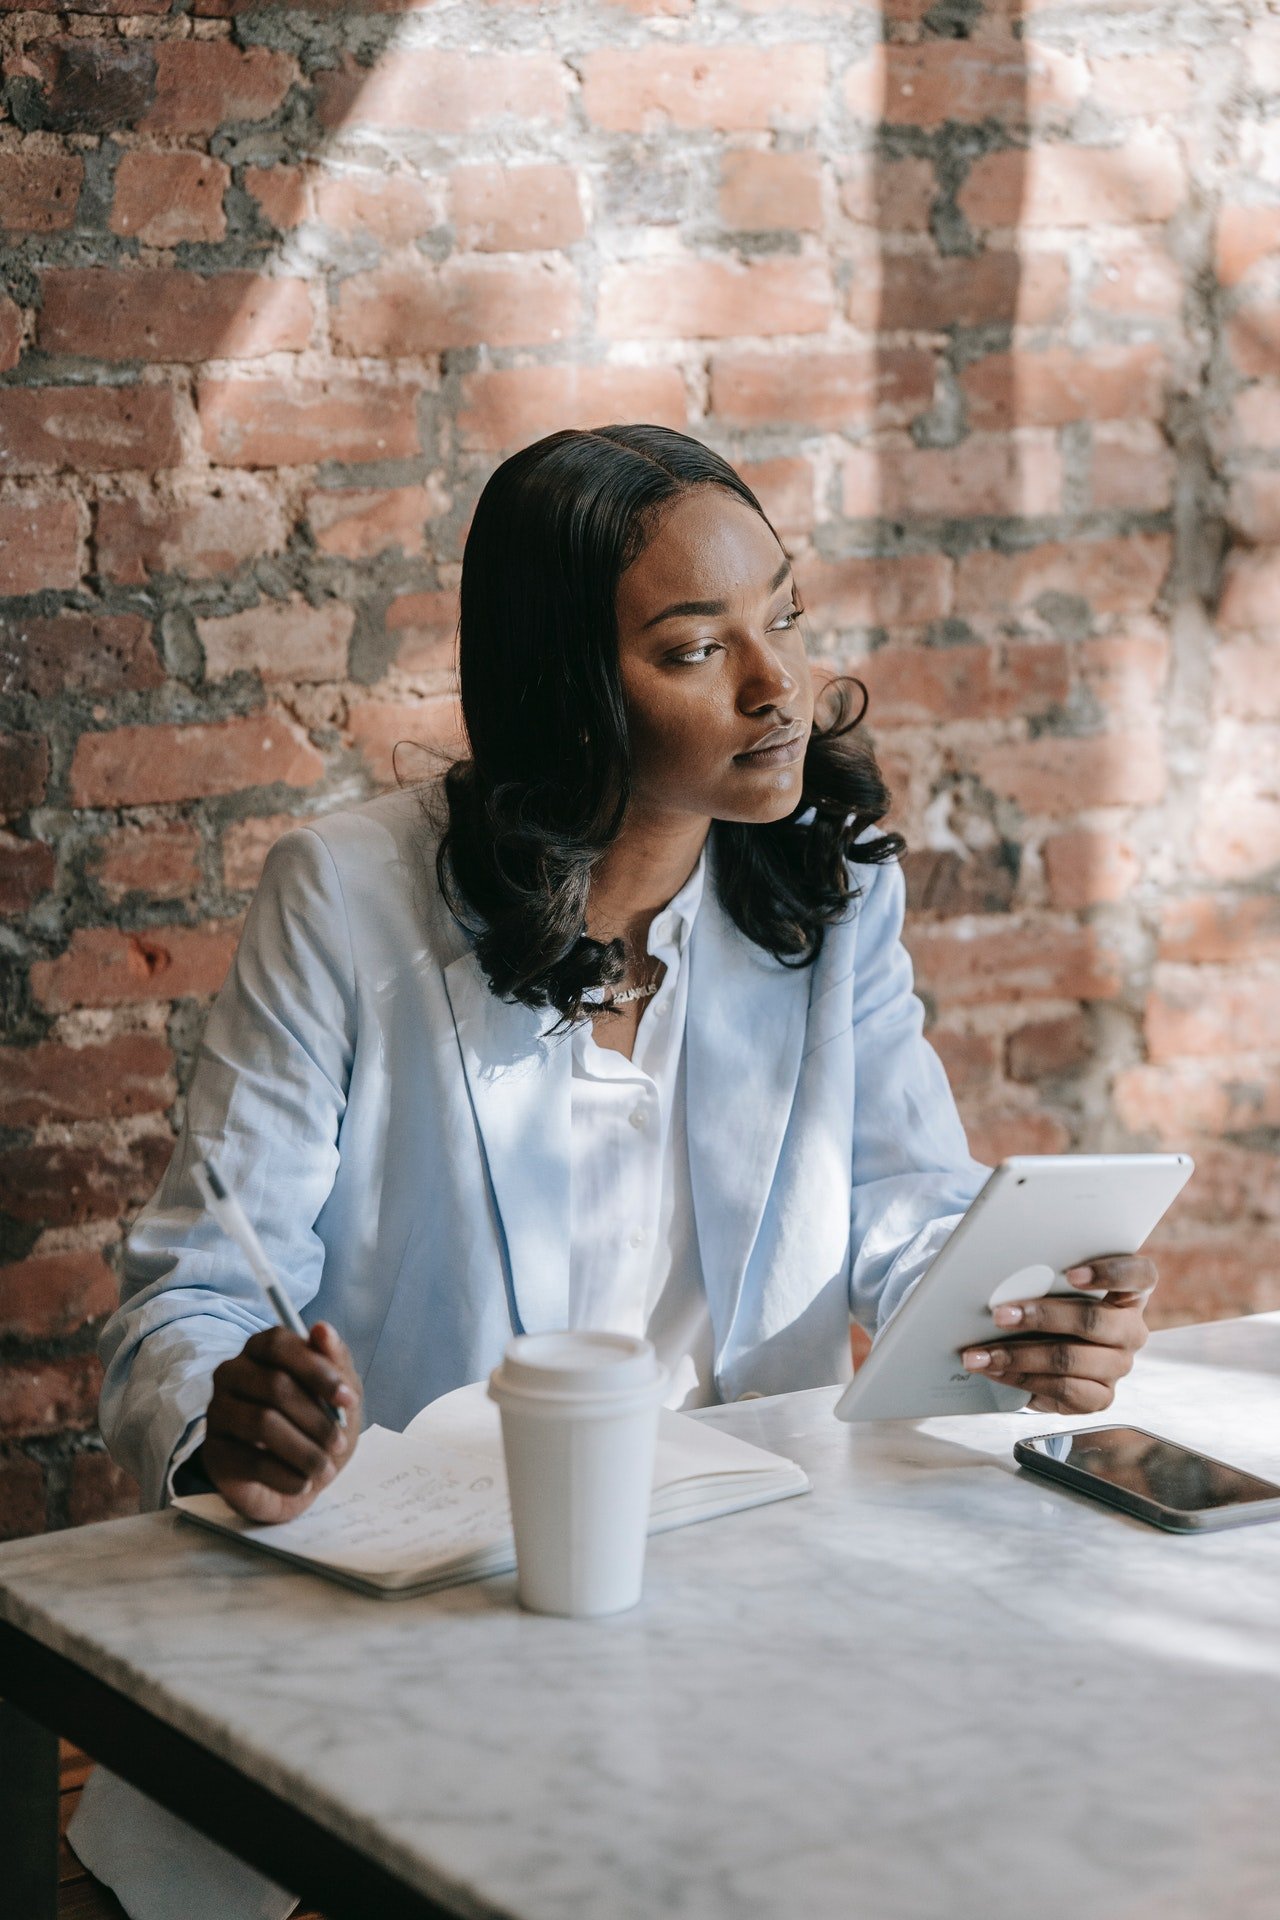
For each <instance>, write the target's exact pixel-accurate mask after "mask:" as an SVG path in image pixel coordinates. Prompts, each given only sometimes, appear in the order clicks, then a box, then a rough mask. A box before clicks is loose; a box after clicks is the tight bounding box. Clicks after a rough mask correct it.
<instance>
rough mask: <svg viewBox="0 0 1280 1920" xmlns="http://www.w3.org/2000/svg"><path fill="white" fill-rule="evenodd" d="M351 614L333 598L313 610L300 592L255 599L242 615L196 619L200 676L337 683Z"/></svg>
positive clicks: (343, 666) (344, 658)
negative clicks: (279, 597) (244, 675)
mask: <svg viewBox="0 0 1280 1920" xmlns="http://www.w3.org/2000/svg"><path fill="white" fill-rule="evenodd" d="M355 623H356V617H355V613H354V612H353V610H352V609H351V608H350V607H345V606H343V605H342V603H341V602H340V601H338V600H326V601H324V602H322V604H321V605H320V606H318V607H313V606H311V605H310V604H309V602H308V601H306V600H304V599H303V597H302V596H301V594H296V593H295V594H294V595H293V596H292V597H291V598H290V599H288V600H260V601H259V602H258V604H257V606H255V607H249V608H247V609H246V610H245V611H244V612H243V613H233V614H226V615H223V616H222V617H220V618H218V619H209V620H197V621H196V632H197V633H198V635H199V636H200V645H201V646H202V647H203V649H204V664H205V675H206V677H207V678H208V679H210V680H225V679H226V677H227V676H228V675H229V674H232V673H257V674H260V675H261V677H262V678H263V679H264V680H291V681H299V680H303V681H306V680H342V679H344V678H345V677H346V671H347V645H348V642H349V641H350V639H351V632H352V628H353V627H354V626H355Z"/></svg>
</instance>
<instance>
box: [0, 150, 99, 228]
mask: <svg viewBox="0 0 1280 1920" xmlns="http://www.w3.org/2000/svg"><path fill="white" fill-rule="evenodd" d="M83 183H84V162H83V160H81V158H80V156H79V154H72V153H47V152H32V151H30V150H29V149H26V150H24V149H19V151H18V152H16V153H13V152H10V153H0V229H3V230H4V231H5V232H8V233H59V232H61V231H62V230H63V229H64V228H66V227H71V226H74V225H75V218H76V207H77V205H78V204H79V200H80V188H81V186H82V185H83Z"/></svg>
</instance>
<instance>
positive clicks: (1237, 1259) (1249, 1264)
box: [1147, 1189, 1280, 1327]
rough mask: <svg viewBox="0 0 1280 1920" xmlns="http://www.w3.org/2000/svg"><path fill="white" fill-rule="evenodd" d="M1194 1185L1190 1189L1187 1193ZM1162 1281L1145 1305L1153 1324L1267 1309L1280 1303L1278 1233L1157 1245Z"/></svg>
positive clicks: (1233, 1233)
mask: <svg viewBox="0 0 1280 1920" xmlns="http://www.w3.org/2000/svg"><path fill="white" fill-rule="evenodd" d="M1189 1191H1190V1190H1189V1189H1188V1192H1189ZM1154 1250H1155V1252H1156V1255H1157V1258H1158V1262H1159V1267H1160V1285H1159V1287H1158V1288H1157V1289H1156V1292H1155V1294H1154V1296H1153V1298H1152V1300H1151V1304H1150V1305H1149V1306H1148V1308H1147V1322H1148V1325H1150V1326H1163V1327H1168V1326H1185V1325H1187V1324H1188V1323H1191V1322H1194V1321H1197V1320H1211V1319H1224V1318H1226V1317H1227V1316H1229V1315H1235V1314H1243V1313H1268V1312H1270V1311H1271V1310H1272V1309H1273V1308H1274V1307H1275V1306H1276V1305H1277V1304H1278V1303H1280V1284H1277V1275H1280V1236H1276V1237H1275V1238H1273V1239H1270V1240H1268V1239H1265V1238H1263V1237H1262V1236H1261V1235H1259V1234H1256V1233H1255V1234H1250V1235H1248V1236H1247V1237H1245V1240H1244V1244H1242V1236H1241V1235H1240V1233H1239V1231H1238V1229H1234V1228H1233V1229H1231V1230H1229V1231H1228V1232H1227V1233H1226V1234H1225V1236H1223V1235H1219V1236H1218V1237H1217V1238H1216V1239H1215V1238H1212V1237H1210V1236H1207V1235H1206V1236H1205V1237H1203V1238H1196V1239H1194V1240H1182V1241H1179V1243H1178V1244H1177V1245H1165V1244H1163V1243H1161V1244H1158V1245H1157V1246H1156V1247H1155V1249H1154Z"/></svg>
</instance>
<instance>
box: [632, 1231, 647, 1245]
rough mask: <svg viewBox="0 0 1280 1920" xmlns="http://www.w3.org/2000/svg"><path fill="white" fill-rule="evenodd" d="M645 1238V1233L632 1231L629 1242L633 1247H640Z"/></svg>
mask: <svg viewBox="0 0 1280 1920" xmlns="http://www.w3.org/2000/svg"><path fill="white" fill-rule="evenodd" d="M647 1238H648V1235H647V1234H644V1233H640V1232H636V1233H633V1234H632V1236H631V1244H632V1246H633V1247H642V1246H643V1245H644V1243H645V1241H646V1239H647Z"/></svg>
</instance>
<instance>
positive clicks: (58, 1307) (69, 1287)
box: [0, 1247, 119, 1340]
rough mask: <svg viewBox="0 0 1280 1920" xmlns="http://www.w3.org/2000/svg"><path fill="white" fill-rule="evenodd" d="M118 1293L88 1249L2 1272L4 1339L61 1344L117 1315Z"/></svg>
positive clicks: (0, 1316) (43, 1257)
mask: <svg viewBox="0 0 1280 1920" xmlns="http://www.w3.org/2000/svg"><path fill="white" fill-rule="evenodd" d="M118 1294H119V1289H118V1287H117V1286H116V1277H115V1275H114V1274H113V1273H112V1271H111V1269H110V1267H109V1266H108V1265H107V1263H106V1261H105V1260H104V1259H103V1257H102V1255H101V1254H100V1253H98V1252H97V1251H96V1250H95V1249H93V1248H90V1247H85V1248H83V1249H80V1250H78V1251H76V1252H72V1253H46V1254H38V1255H36V1257H35V1258H34V1259H31V1260H20V1261H18V1262H16V1263H15V1264H14V1265H13V1266H8V1267H0V1335H9V1336H10V1337H12V1336H15V1335H16V1336H17V1338H18V1339H20V1340H56V1339H60V1338H62V1337H63V1336H64V1335H65V1334H68V1333H74V1332H75V1331H76V1329H77V1328H78V1327H83V1326H84V1325H85V1324H86V1323H87V1322H88V1321H91V1320H101V1319H102V1318H103V1317H104V1316H105V1315H106V1314H108V1313H112V1312H113V1311H114V1310H115V1306H116V1302H117V1298H118Z"/></svg>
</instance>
